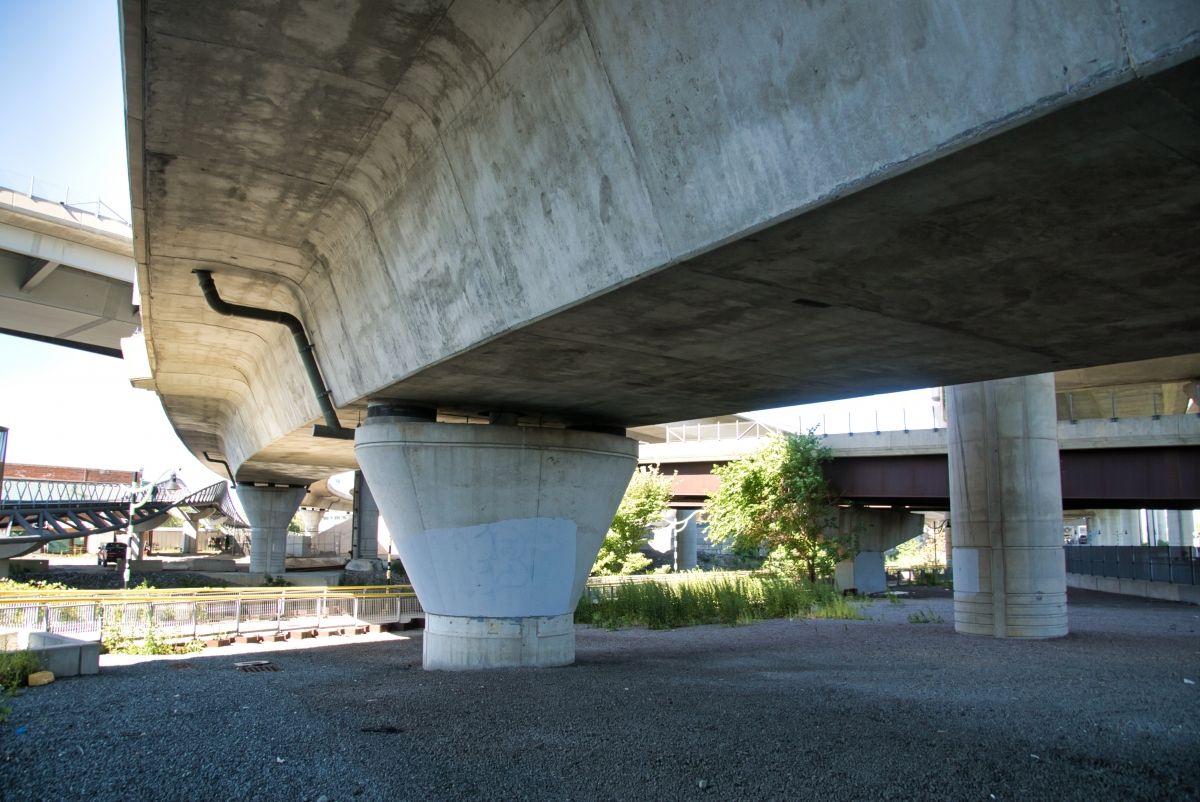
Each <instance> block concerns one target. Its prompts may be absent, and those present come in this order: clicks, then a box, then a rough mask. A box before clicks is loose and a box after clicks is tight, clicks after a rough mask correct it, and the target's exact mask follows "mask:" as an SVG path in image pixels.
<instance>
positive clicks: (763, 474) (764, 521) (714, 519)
mask: <svg viewBox="0 0 1200 802" xmlns="http://www.w3.org/2000/svg"><path fill="white" fill-rule="evenodd" d="M830 458H831V453H830V451H829V449H828V448H826V447H825V446H823V445H822V444H821V441H820V440H819V439H818V438H817V437H816V436H815V435H814V434H813V433H812V432H809V433H807V434H803V435H796V434H780V435H775V436H774V437H772V438H771V439H770V441H769V442H768V443H767V444H766V445H764V446H763V447H762V448H761V449H759V450H758V451H756V452H754V453H753V454H749V455H747V456H745V457H742V458H741V459H736V460H733V461H732V462H729V463H727V464H725V465H721V466H717V467H715V468H713V473H714V474H715V475H716V476H717V477H719V478H720V480H721V486H720V488H719V489H718V490H717V492H716V493H715V494H714V495H713V496H712V497H710V498H709V500H708V502H707V503H706V504H705V507H704V510H705V517H706V518H707V520H708V539H709V541H710V542H712V543H723V542H730V543H731V545H732V547H733V549H734V550H735V551H738V552H741V553H746V552H750V551H760V550H762V549H766V550H767V551H768V552H770V557H769V559H768V564H769V565H770V566H771V568H772V569H774V570H780V569H781V568H783V569H784V570H786V568H787V566H793V568H792V570H791V572H792V573H799V572H800V571H803V572H804V573H805V574H806V575H807V576H808V578H809V580H810V581H816V579H817V578H818V577H821V576H829V575H830V574H832V573H833V568H834V566H835V565H836V564H837V562H838V561H839V560H842V559H845V558H846V557H847V556H849V555H850V554H851V553H852V548H851V543H850V538H849V537H848V536H846V535H842V534H839V533H837V532H836V531H835V528H834V527H835V524H836V521H837V518H836V515H835V505H834V499H833V497H832V494H831V493H830V490H829V485H828V483H827V482H826V481H825V474H824V472H823V471H822V469H821V465H822V464H823V463H825V462H827V461H829V459H830Z"/></svg>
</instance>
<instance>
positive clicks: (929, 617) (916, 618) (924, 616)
mask: <svg viewBox="0 0 1200 802" xmlns="http://www.w3.org/2000/svg"><path fill="white" fill-rule="evenodd" d="M908 623H910V624H942V623H945V622H944V621H943V620H942V617H941V616H940V615H938V614H937V613H935V612H934V611H933V610H921V611H919V612H916V613H909V614H908Z"/></svg>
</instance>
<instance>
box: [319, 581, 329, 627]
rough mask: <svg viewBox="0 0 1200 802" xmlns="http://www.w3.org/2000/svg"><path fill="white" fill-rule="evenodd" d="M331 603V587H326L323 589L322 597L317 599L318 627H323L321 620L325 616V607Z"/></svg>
mask: <svg viewBox="0 0 1200 802" xmlns="http://www.w3.org/2000/svg"><path fill="white" fill-rule="evenodd" d="M328 604H329V588H328V587H326V588H325V589H324V590H322V591H321V598H319V599H317V629H320V628H321V621H322V620H324V618H325V608H326V605H328Z"/></svg>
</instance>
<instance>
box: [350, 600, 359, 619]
mask: <svg viewBox="0 0 1200 802" xmlns="http://www.w3.org/2000/svg"><path fill="white" fill-rule="evenodd" d="M351 599H352V601H351V604H350V615H351V616H353V618H354V620H355V621H356V622H357V621H358V597H357V596H352V597H351Z"/></svg>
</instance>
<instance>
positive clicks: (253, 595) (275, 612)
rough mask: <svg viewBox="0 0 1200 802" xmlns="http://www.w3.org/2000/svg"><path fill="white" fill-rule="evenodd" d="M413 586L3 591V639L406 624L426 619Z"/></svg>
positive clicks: (183, 636) (195, 635) (209, 634)
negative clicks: (23, 633)
mask: <svg viewBox="0 0 1200 802" xmlns="http://www.w3.org/2000/svg"><path fill="white" fill-rule="evenodd" d="M423 617H424V611H423V610H422V609H421V605H420V602H418V601H417V597H416V594H415V593H413V590H412V588H411V587H410V586H408V585H386V586H356V587H325V588H246V589H231V588H203V589H188V590H146V591H137V592H134V593H130V592H127V591H71V590H66V591H44V592H29V591H20V590H18V591H0V631H2V630H29V631H36V632H52V633H56V634H62V635H70V636H72V637H76V638H81V639H85V640H88V639H92V640H99V639H100V638H101V637H102V636H106V637H108V636H111V635H117V636H120V637H122V638H131V639H141V638H145V637H147V636H149V635H150V634H151V633H153V634H154V635H155V636H156V637H158V638H161V639H163V640H190V639H205V638H218V637H230V636H238V635H249V634H269V633H280V632H286V631H290V630H313V629H328V628H340V627H350V626H359V625H364V624H398V623H405V622H407V621H411V620H412V619H415V618H423Z"/></svg>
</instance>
